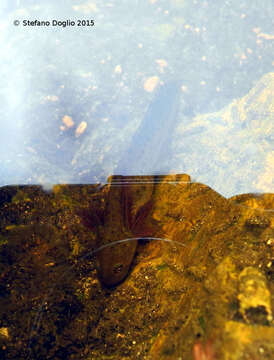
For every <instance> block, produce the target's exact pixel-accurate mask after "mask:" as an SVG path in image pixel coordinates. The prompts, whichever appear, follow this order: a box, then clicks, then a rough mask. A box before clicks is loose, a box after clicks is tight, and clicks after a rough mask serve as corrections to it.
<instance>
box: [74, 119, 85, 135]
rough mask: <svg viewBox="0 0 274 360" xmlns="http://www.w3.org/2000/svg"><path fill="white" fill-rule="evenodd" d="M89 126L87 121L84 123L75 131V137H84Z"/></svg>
mask: <svg viewBox="0 0 274 360" xmlns="http://www.w3.org/2000/svg"><path fill="white" fill-rule="evenodd" d="M87 126H88V124H87V123H86V121H82V122H81V123H80V124H79V125H78V127H77V129H76V130H75V136H76V137H79V136H80V135H82V134H83V133H84V132H85V131H86V128H87Z"/></svg>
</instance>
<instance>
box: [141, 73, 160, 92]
mask: <svg viewBox="0 0 274 360" xmlns="http://www.w3.org/2000/svg"><path fill="white" fill-rule="evenodd" d="M159 81H160V79H159V78H158V76H151V77H150V78H148V79H147V80H146V81H145V83H144V89H145V91H147V92H153V91H154V90H155V88H156V86H157V85H158V84H159Z"/></svg>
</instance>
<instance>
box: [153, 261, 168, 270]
mask: <svg viewBox="0 0 274 360" xmlns="http://www.w3.org/2000/svg"><path fill="white" fill-rule="evenodd" d="M167 267H168V265H167V263H165V262H163V263H162V264H159V265H157V266H156V269H157V270H163V269H166V268H167Z"/></svg>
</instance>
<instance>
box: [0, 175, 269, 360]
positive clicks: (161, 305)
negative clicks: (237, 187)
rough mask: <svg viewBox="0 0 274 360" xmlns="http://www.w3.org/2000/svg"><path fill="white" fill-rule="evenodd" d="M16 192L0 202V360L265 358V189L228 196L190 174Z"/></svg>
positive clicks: (267, 224) (29, 188) (266, 326)
mask: <svg viewBox="0 0 274 360" xmlns="http://www.w3.org/2000/svg"><path fill="white" fill-rule="evenodd" d="M17 190H20V192H19V193H18V196H16V194H15V193H14V192H13V196H15V197H14V199H16V201H12V198H7V200H6V201H5V202H4V203H3V205H2V207H1V208H0V214H1V216H0V220H1V221H0V227H1V242H0V258H1V279H0V281H1V282H0V309H1V311H0V318H1V329H8V330H7V331H8V336H2V335H3V334H4V335H5V334H6V333H7V331H6V330H3V334H2V335H1V336H0V341H1V348H0V354H1V356H2V357H3V358H5V357H7V358H18V359H21V358H22V359H23V358H24V359H26V358H27V359H28V358H29V359H32V358H44V359H58V358H60V357H61V358H67V359H79V358H85V359H104V358H107V359H115V360H116V359H145V360H150V359H152V360H154V359H157V360H158V359H159V360H166V359H168V360H173V359H174V360H175V359H176V360H178V359H180V358H181V359H191V358H194V359H195V360H201V359H203V358H205V359H225V360H234V359H235V360H238V359H239V360H242V359H245V358H257V357H258V356H260V357H262V358H264V357H265V358H266V359H272V358H273V356H274V342H273V339H274V336H273V335H274V334H273V318H272V317H273V294H274V283H273V265H272V260H273V241H272V239H273V238H274V236H273V235H274V232H273V230H274V228H273V207H274V197H273V194H270V193H269V194H263V195H258V194H257V195H252V194H244V195H239V196H235V197H233V198H231V199H226V198H224V197H223V196H221V195H220V194H218V193H217V192H215V191H214V190H213V189H211V188H210V187H208V186H206V185H204V184H201V183H194V182H191V179H190V177H189V176H188V175H186V174H181V175H166V176H160V175H157V176H142V177H133V176H132V177H122V176H114V177H111V178H110V179H109V183H108V184H107V185H106V186H103V187H100V186H98V185H97V186H95V185H94V186H68V185H66V186H58V187H55V188H54V191H53V192H52V193H44V192H43V191H41V189H38V188H31V187H22V188H20V189H17ZM128 237H129V238H130V239H133V240H126V241H125V242H120V240H125V239H126V238H128ZM148 238H149V239H150V240H148ZM137 239H139V240H137ZM115 242H116V243H115ZM123 245H125V246H123ZM76 250H77V251H76ZM93 255H96V258H95V257H94V256H93ZM98 275H99V280H100V281H99V280H98ZM106 285H107V286H106ZM231 349H233V351H231Z"/></svg>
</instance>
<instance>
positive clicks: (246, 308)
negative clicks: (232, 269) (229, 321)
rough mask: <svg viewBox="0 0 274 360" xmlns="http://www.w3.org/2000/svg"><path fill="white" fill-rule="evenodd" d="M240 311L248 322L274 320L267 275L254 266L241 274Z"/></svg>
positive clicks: (245, 269)
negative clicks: (273, 318)
mask: <svg viewBox="0 0 274 360" xmlns="http://www.w3.org/2000/svg"><path fill="white" fill-rule="evenodd" d="M238 300H239V302H240V312H241V314H242V315H243V317H244V319H246V321H247V322H252V323H268V322H270V321H271V320H272V311H271V297H270V292H269V289H268V288H267V284H266V278H265V276H264V275H263V274H262V273H261V272H260V271H258V270H257V269H255V268H253V267H251V266H250V267H246V268H244V270H243V271H242V272H241V273H240V275H239V294H238Z"/></svg>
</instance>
